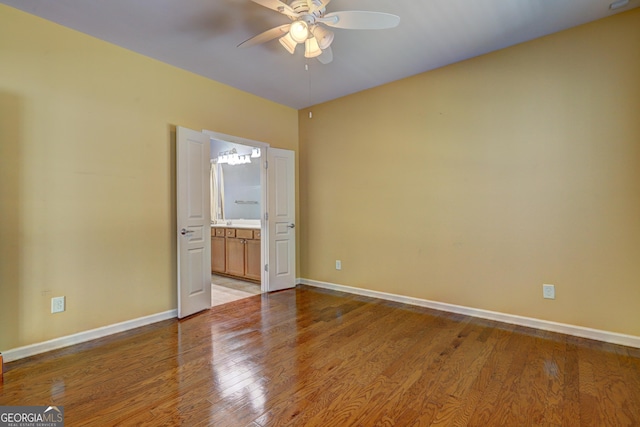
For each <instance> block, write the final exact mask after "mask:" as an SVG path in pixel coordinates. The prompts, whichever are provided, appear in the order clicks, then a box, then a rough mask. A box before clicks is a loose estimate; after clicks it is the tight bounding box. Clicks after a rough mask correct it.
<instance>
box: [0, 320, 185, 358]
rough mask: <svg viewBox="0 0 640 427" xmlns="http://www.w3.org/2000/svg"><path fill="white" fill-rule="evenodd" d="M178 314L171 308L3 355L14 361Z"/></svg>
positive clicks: (19, 348) (10, 351)
mask: <svg viewBox="0 0 640 427" xmlns="http://www.w3.org/2000/svg"><path fill="white" fill-rule="evenodd" d="M177 316H178V310H169V311H165V312H163V313H157V314H152V315H149V316H144V317H139V318H137V319H132V320H127V321H124V322H120V323H116V324H113V325H108V326H103V327H100V328H96V329H91V330H89V331H83V332H78V333H77V334H73V335H67V336H65V337H60V338H54V339H52V340H49V341H45V342H41V343H36V344H31V345H27V346H24V347H18V348H14V349H11V350H7V351H4V352H2V356H3V357H4V361H5V362H12V361H14V360H18V359H22V358H25V357H29V356H34V355H36V354H40V353H44V352H47V351H51V350H56V349H58V348H62V347H67V346H70V345H73V344H79V343H83V342H86V341H91V340H94V339H96V338H102V337H106V336H107V335H111V334H116V333H118V332H124V331H128V330H129V329H134V328H139V327H140V326H146V325H150V324H152V323H156V322H160V321H162V320H167V319H173V318H174V317H177Z"/></svg>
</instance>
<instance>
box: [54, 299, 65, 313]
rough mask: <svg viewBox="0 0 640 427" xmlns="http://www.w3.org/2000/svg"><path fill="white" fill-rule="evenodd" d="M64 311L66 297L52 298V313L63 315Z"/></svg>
mask: <svg viewBox="0 0 640 427" xmlns="http://www.w3.org/2000/svg"><path fill="white" fill-rule="evenodd" d="M63 311H64V297H53V298H51V312H52V313H61V312H63Z"/></svg>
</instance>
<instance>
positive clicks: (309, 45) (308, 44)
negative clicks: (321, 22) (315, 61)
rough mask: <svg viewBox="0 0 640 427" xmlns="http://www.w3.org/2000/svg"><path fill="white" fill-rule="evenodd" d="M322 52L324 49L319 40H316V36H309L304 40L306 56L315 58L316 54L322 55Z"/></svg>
mask: <svg viewBox="0 0 640 427" xmlns="http://www.w3.org/2000/svg"><path fill="white" fill-rule="evenodd" d="M321 53H322V50H321V49H320V46H318V41H317V40H316V38H315V37H309V38H308V39H307V40H306V41H305V42H304V57H305V58H315V57H316V56H318V55H320V54H321Z"/></svg>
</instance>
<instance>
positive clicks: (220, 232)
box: [211, 227, 224, 237]
mask: <svg viewBox="0 0 640 427" xmlns="http://www.w3.org/2000/svg"><path fill="white" fill-rule="evenodd" d="M211 235H212V236H216V237H224V228H218V227H216V228H212V229H211Z"/></svg>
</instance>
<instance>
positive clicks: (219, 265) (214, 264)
mask: <svg viewBox="0 0 640 427" xmlns="http://www.w3.org/2000/svg"><path fill="white" fill-rule="evenodd" d="M223 235H224V234H223ZM224 240H225V239H224V237H211V272H212V273H224V272H225V269H226V265H225V264H226V263H225V257H226V253H225V244H224Z"/></svg>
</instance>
